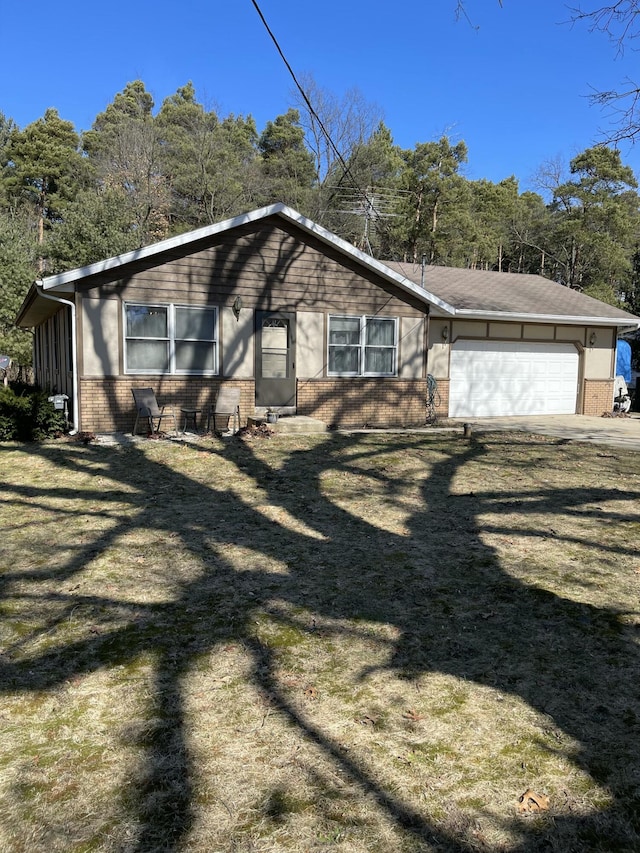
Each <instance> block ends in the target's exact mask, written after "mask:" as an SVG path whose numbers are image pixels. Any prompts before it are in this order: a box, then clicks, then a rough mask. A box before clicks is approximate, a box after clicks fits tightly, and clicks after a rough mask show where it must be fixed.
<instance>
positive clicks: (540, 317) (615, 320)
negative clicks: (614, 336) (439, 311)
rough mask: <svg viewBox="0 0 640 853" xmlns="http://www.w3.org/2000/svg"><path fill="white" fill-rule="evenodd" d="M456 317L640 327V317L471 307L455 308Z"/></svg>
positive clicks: (567, 324) (518, 321)
mask: <svg viewBox="0 0 640 853" xmlns="http://www.w3.org/2000/svg"><path fill="white" fill-rule="evenodd" d="M455 317H456V319H458V318H459V319H464V320H501V321H504V322H510V323H556V324H561V325H565V326H621V327H625V328H635V329H637V328H640V317H633V316H632V315H631V314H629V315H628V316H627V317H591V316H587V315H567V314H523V313H516V312H509V311H474V310H471V309H469V308H457V309H455Z"/></svg>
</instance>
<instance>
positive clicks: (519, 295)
mask: <svg viewBox="0 0 640 853" xmlns="http://www.w3.org/2000/svg"><path fill="white" fill-rule="evenodd" d="M270 217H274V218H276V219H278V218H279V219H282V220H284V221H285V222H288V223H290V224H291V225H293V226H295V227H296V228H298V229H300V230H301V231H302V232H305V233H307V234H310V235H313V236H314V237H315V238H317V239H318V240H320V241H321V242H322V243H325V244H326V245H328V246H331V247H332V248H333V249H335V250H337V251H338V252H339V253H341V254H343V255H344V256H345V257H346V258H349V259H351V260H353V261H356V262H357V263H358V264H359V265H361V266H362V267H364V268H366V269H367V270H370V271H373V272H375V273H376V274H377V275H379V276H381V277H382V278H384V279H386V280H387V281H389V282H391V283H392V284H394V285H395V286H396V287H397V288H398V289H399V290H400V292H404V293H407V294H411V295H412V296H414V297H417V298H418V299H420V300H421V301H422V302H424V303H425V304H427V305H428V306H429V307H430V310H431V313H432V314H433V315H435V316H442V317H460V318H466V319H494V320H497V319H502V320H513V321H518V320H520V321H526V322H546V323H549V322H556V323H567V324H584V323H589V324H590V325H607V326H612V325H613V326H620V327H625V328H637V327H640V317H636V316H634V315H633V314H629V313H628V312H626V311H622V310H621V309H619V308H614V307H613V306H610V305H606V304H605V303H603V302H600V301H599V300H597V299H592V298H591V297H589V296H585V295H584V294H582V293H579V292H578V291H575V290H571V289H570V288H567V287H564V286H562V285H559V284H557V283H555V282H552V281H550V280H549V279H546V278H543V277H542V276H538V275H524V274H516V273H500V272H485V271H482V270H468V269H454V268H452V267H434V266H427V267H425V269H424V271H423V269H422V267H421V266H420V265H416V264H405V263H399V262H396V261H378V260H376V259H375V258H372V257H371V256H370V255H367V254H365V253H364V252H362V251H360V250H359V249H357V248H356V247H355V246H353V245H352V244H351V243H348V242H347V241H346V240H343V239H342V238H341V237H338V236H337V235H336V234H333V233H332V232H331V231H328V230H327V229H326V228H323V227H322V226H321V225H317V224H316V223H315V222H312V221H311V220H310V219H307V218H306V217H305V216H302V215H301V214H300V213H297V212H296V211H295V210H292V209H291V208H290V207H287V206H286V205H284V204H281V203H278V204H272V205H269V206H267V207H262V208H259V209H258V210H254V211H251V212H249V213H244V214H241V215H240V216H235V217H233V218H231V219H227V220H225V221H224V222H218V223H216V224H214V225H207V226H204V227H203V228H198V229H196V230H195V231H189V232H187V233H185V234H179V235H178V236H176V237H170V238H168V239H166V240H161V241H160V242H158V243H153V244H151V245H149V246H144V247H142V248H141V249H135V250H133V251H131V252H126V253H124V254H122V255H116V256H115V257H112V258H107V259H105V260H102V261H97V262H96V263H93V264H89V265H88V266H85V267H80V268H78V269H74V270H68V271H66V272H63V273H59V274H57V275H52V276H48V277H47V278H44V279H42V280H41V281H40V282H37V283H34V286H33V287H32V289H31V290H30V292H29V294H28V295H27V297H26V298H25V301H24V303H23V305H22V307H21V309H20V313H19V315H18V318H17V319H16V323H17V324H18V325H20V324H21V323H22V324H24V325H34V321H35V322H38V320H36V319H35V318H36V317H37V315H38V311H37V310H34V309H35V306H36V304H37V303H38V302H40V301H41V297H43V296H45V297H46V293H47V291H53V292H54V293H57V294H58V295H61V296H64V295H65V294H71V293H73V292H74V290H75V287H76V285H78V284H81V283H82V282H83V281H84V280H86V279H88V278H90V277H92V276H95V275H101V274H104V273H107V274H109V273H111V272H113V274H114V277H115V276H117V275H119V274H120V273H121V272H122V271H123V267H126V266H127V265H129V264H135V263H137V262H140V261H143V260H153V258H154V257H158V259H159V260H160V257H161V256H162V255H163V254H164V253H168V252H175V251H178V252H184V254H185V255H186V254H188V253H189V252H190V251H197V250H198V249H199V248H201V247H202V245H203V243H206V241H207V240H209V239H211V238H215V237H216V236H218V235H220V234H224V233H225V232H230V231H233V230H234V229H235V228H240V227H243V226H246V225H251V224H252V223H256V225H258V224H259V223H260V222H261V221H263V220H266V219H268V218H270ZM49 307H50V306H49Z"/></svg>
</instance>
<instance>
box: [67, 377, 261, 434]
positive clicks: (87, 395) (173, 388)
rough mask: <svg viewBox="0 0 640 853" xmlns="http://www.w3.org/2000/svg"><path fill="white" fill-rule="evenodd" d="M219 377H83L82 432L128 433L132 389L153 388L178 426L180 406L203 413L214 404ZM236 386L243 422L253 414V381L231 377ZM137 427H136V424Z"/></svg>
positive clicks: (166, 425) (165, 424)
mask: <svg viewBox="0 0 640 853" xmlns="http://www.w3.org/2000/svg"><path fill="white" fill-rule="evenodd" d="M220 384H221V380H220V379H218V378H216V379H210V378H208V377H204V376H203V377H193V376H189V377H186V376H184V377H182V376H181V377H164V376H126V377H117V378H112V379H102V378H95V379H94V378H84V379H81V380H80V395H81V397H80V399H81V403H80V409H81V412H82V422H81V424H80V429H81V430H82V431H84V432H95V433H109V432H131V430H132V429H133V425H134V422H135V417H136V413H135V408H134V405H133V396H132V394H131V389H132V388H153V390H154V391H155V394H156V398H157V400H158V405H160V406H167V407H172V408H173V410H174V412H175V414H176V418H177V419H178V427H179V428H182V422H181V413H180V408H181V407H184V408H191V409H202V414H201V416H200V417H201V419H202V424H203V426H204V424H205V417H206V416H205V412H206V410H207V408H208V406H211V405H213V404H214V403H215V400H216V394H217V392H218V388H219V387H220ZM232 384H233V385H235V386H238V385H239V386H240V388H241V394H240V423H241V425H245V424H246V422H247V417H248V416H249V415H251V414H252V413H253V409H254V403H255V390H254V383H253V380H252V379H251V380H242V381H237V380H234V381H233V383H232ZM169 428H170V421H163V423H162V429H163V430H164V429H169ZM139 429H140V427H139Z"/></svg>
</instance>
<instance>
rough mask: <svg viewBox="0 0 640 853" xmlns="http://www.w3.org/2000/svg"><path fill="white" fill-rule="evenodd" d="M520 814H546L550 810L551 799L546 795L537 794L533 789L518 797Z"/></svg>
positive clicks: (528, 789)
mask: <svg viewBox="0 0 640 853" xmlns="http://www.w3.org/2000/svg"><path fill="white" fill-rule="evenodd" d="M518 804H519V805H518V811H519V812H544V811H547V809H548V808H549V797H548V796H547V795H546V794H536V792H535V791H533V790H532V789H531V788H527V790H526V791H525V792H524V794H522V795H521V796H520V797H518Z"/></svg>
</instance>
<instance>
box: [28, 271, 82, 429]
mask: <svg viewBox="0 0 640 853" xmlns="http://www.w3.org/2000/svg"><path fill="white" fill-rule="evenodd" d="M34 286H35V289H36V293H37V294H38V296H41V297H42V298H43V299H49V300H51V302H57V303H58V304H59V305H65V306H66V307H68V308H71V384H72V385H73V398H72V406H73V426H72V428H71V429H70V430H69V435H76V433H77V432H78V429H79V421H78V415H79V412H78V348H77V344H76V304H75V302H69V301H68V300H67V299H60V297H59V296H52V295H51V294H50V293H45V292H44V290H43V288H42V286H41V285H40V286H38V283H37V282H35V281H34Z"/></svg>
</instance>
